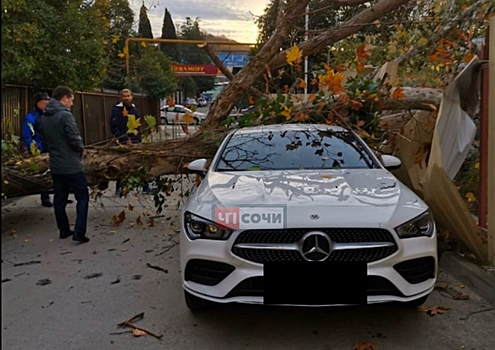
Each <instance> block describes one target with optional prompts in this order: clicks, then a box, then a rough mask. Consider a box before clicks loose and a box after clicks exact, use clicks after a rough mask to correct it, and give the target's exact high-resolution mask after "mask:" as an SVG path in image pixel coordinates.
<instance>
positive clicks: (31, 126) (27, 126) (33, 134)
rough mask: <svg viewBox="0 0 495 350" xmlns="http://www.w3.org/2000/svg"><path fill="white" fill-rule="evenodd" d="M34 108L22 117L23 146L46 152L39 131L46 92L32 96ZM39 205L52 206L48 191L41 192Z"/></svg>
mask: <svg viewBox="0 0 495 350" xmlns="http://www.w3.org/2000/svg"><path fill="white" fill-rule="evenodd" d="M33 100H34V108H33V109H32V110H31V111H30V112H29V113H28V114H26V116H25V117H24V123H23V124H22V134H21V138H22V140H23V141H24V146H25V147H26V150H27V151H28V152H29V154H31V155H33V151H34V149H33V147H35V148H37V149H38V150H39V151H40V153H46V151H45V150H44V149H43V144H42V143H41V135H40V132H39V122H40V118H41V114H43V111H44V110H45V108H46V105H47V104H48V101H49V100H50V96H48V94H47V93H46V92H37V93H35V94H34V96H33ZM41 205H42V206H44V207H52V206H53V204H52V202H51V201H50V193H49V192H42V193H41Z"/></svg>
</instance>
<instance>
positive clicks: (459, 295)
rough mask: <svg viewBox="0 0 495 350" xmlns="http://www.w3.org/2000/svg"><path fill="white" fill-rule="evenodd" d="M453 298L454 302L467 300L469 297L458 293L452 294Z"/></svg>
mask: <svg viewBox="0 0 495 350" xmlns="http://www.w3.org/2000/svg"><path fill="white" fill-rule="evenodd" d="M453 298H454V300H468V299H469V295H466V294H462V293H460V292H457V293H456V294H454V296H453Z"/></svg>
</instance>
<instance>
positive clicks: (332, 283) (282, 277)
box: [263, 262, 367, 305]
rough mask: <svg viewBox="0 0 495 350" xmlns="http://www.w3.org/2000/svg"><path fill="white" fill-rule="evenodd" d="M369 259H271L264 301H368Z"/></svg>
mask: <svg viewBox="0 0 495 350" xmlns="http://www.w3.org/2000/svg"><path fill="white" fill-rule="evenodd" d="M366 280H367V264H366V262H358V263H353V262H345V263H340V262H338V263H336V262H269V263H265V264H264V265H263V283H264V304H271V305H277V304H278V305H280V304H292V305H332V304H334V305H335V304H367V284H366Z"/></svg>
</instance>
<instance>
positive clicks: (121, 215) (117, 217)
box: [112, 210, 125, 226]
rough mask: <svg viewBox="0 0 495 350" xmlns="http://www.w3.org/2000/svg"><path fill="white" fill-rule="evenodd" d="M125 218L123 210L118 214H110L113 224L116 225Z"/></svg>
mask: <svg viewBox="0 0 495 350" xmlns="http://www.w3.org/2000/svg"><path fill="white" fill-rule="evenodd" d="M124 220H125V211H124V210H122V211H121V212H120V213H119V215H114V216H112V221H113V224H114V225H115V226H118V225H120V224H121V223H122V221H124Z"/></svg>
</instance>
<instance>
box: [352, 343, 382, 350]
mask: <svg viewBox="0 0 495 350" xmlns="http://www.w3.org/2000/svg"><path fill="white" fill-rule="evenodd" d="M377 349H378V347H377V346H376V345H375V344H372V343H369V342H367V341H366V342H360V343H357V344H355V345H354V348H353V350H377Z"/></svg>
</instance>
